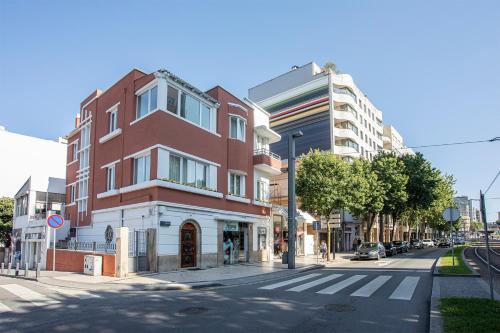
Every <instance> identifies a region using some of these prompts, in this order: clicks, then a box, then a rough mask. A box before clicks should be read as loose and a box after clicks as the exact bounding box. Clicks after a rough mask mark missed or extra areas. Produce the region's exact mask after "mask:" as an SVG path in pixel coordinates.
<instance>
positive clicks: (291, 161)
mask: <svg viewBox="0 0 500 333" xmlns="http://www.w3.org/2000/svg"><path fill="white" fill-rule="evenodd" d="M303 135H304V134H303V133H302V132H301V131H298V132H294V133H291V134H289V135H288V268H289V269H293V268H295V213H296V209H295V139H297V138H300V137H301V136H303Z"/></svg>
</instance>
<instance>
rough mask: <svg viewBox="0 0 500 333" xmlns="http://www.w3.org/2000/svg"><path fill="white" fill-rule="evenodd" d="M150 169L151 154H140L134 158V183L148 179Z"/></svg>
mask: <svg viewBox="0 0 500 333" xmlns="http://www.w3.org/2000/svg"><path fill="white" fill-rule="evenodd" d="M150 169H151V156H150V155H146V156H141V157H137V158H136V159H134V184H139V183H143V182H146V181H148V180H149V176H150Z"/></svg>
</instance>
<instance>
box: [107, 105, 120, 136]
mask: <svg viewBox="0 0 500 333" xmlns="http://www.w3.org/2000/svg"><path fill="white" fill-rule="evenodd" d="M117 117H118V109H116V108H115V109H114V110H113V111H111V112H109V133H112V132H113V131H114V130H116V129H117V128H118V126H117V123H118V120H117Z"/></svg>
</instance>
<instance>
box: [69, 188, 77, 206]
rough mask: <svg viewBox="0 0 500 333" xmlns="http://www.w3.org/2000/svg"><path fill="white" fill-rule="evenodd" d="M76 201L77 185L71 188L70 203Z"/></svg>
mask: <svg viewBox="0 0 500 333" xmlns="http://www.w3.org/2000/svg"><path fill="white" fill-rule="evenodd" d="M75 200H76V184H71V185H70V186H69V203H70V204H72V203H74V202H75Z"/></svg>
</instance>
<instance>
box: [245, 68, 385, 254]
mask: <svg viewBox="0 0 500 333" xmlns="http://www.w3.org/2000/svg"><path fill="white" fill-rule="evenodd" d="M248 95H249V98H250V99H251V100H253V101H255V102H257V103H258V104H259V105H260V106H262V107H263V108H264V109H265V110H266V111H268V112H269V113H270V114H271V119H270V125H271V128H272V129H273V130H275V131H276V132H277V133H279V134H280V135H281V136H282V137H286V136H288V135H289V134H291V133H293V132H295V131H298V130H300V131H302V132H303V133H304V136H303V137H301V138H300V139H298V140H297V141H296V153H297V155H301V154H305V153H307V152H309V150H310V149H320V150H330V151H332V152H333V153H334V154H336V155H339V156H340V157H342V158H343V159H344V160H347V161H352V160H353V159H354V158H366V159H368V160H370V161H371V160H372V159H373V157H374V156H375V155H376V154H377V153H378V152H380V151H382V150H383V148H384V142H383V130H384V128H383V124H382V120H383V119H382V112H381V111H380V110H378V109H377V108H376V107H375V106H374V105H373V103H372V102H371V101H370V100H369V99H368V98H367V96H366V94H365V93H363V92H362V91H361V90H360V89H359V88H358V87H357V86H356V85H355V83H354V81H353V79H352V77H351V76H350V75H348V74H338V73H335V72H332V71H328V70H324V69H323V68H321V67H320V66H318V65H317V64H316V63H314V62H311V63H309V64H306V65H304V66H301V67H297V66H294V67H293V68H292V70H291V71H289V72H287V73H284V74H282V75H280V76H277V77H275V78H273V79H271V80H268V81H266V82H264V83H261V84H259V85H257V86H255V87H253V88H250V89H249V91H248ZM287 141H288V140H287V139H286V138H285V139H284V140H282V141H279V142H277V143H275V144H273V145H271V150H272V151H273V152H275V153H277V154H278V155H280V156H281V157H283V158H286V157H287V155H288V150H287ZM286 181H287V176H286V175H281V176H278V178H275V179H273V181H272V186H271V193H272V194H273V196H275V198H276V199H277V202H276V203H278V204H285V203H286V200H287V199H286V196H287V185H286ZM273 187H274V188H273ZM342 215H343V218H344V219H343V224H342V229H339V230H336V231H335V232H336V233H337V236H336V237H337V240H338V241H337V242H332V244H337V250H345V251H348V250H351V249H352V245H353V242H355V241H356V240H357V239H359V238H363V239H364V235H363V234H364V233H365V232H366V231H365V230H362V229H361V224H360V223H358V221H357V220H355V219H354V218H353V217H352V216H351V215H350V214H348V213H347V212H345V213H343V214H342ZM319 236H320V237H321V239H326V237H327V236H326V230H321V232H320V235H319ZM372 238H373V239H374V240H378V226H374V227H373V228H372Z"/></svg>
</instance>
